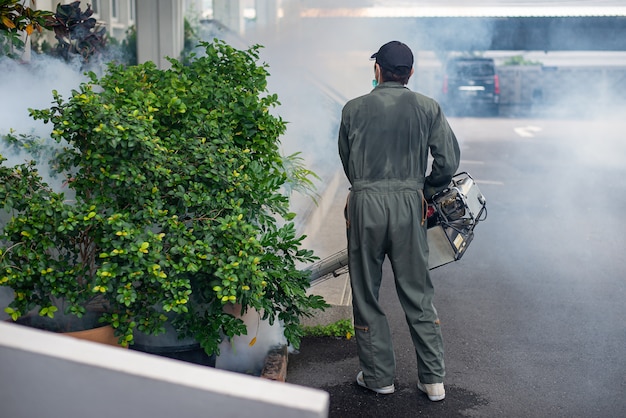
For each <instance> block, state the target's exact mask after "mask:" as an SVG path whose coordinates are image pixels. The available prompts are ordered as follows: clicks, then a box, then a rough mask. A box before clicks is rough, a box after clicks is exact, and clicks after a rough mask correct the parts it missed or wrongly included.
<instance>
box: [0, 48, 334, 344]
mask: <svg viewBox="0 0 626 418" xmlns="http://www.w3.org/2000/svg"><path fill="white" fill-rule="evenodd" d="M201 47H202V48H203V54H202V56H199V55H192V57H191V59H190V60H189V62H188V63H187V62H186V63H185V65H183V64H182V63H181V62H179V61H177V60H174V59H171V60H170V62H171V68H170V69H168V70H159V69H157V68H156V66H155V65H154V64H153V63H151V62H148V63H145V64H142V65H137V66H128V67H125V66H121V65H116V64H114V63H111V64H109V66H108V67H107V71H106V72H105V74H104V75H103V76H101V77H98V76H96V74H94V73H89V77H90V80H89V81H88V82H85V83H82V84H81V85H80V87H79V89H78V90H75V91H73V92H72V94H71V97H69V98H67V99H65V98H63V97H61V96H60V95H58V94H57V93H56V92H53V97H54V102H53V104H52V106H51V107H50V108H48V109H43V110H32V109H31V114H32V116H33V117H34V118H35V119H37V120H43V121H44V122H46V123H51V124H52V125H53V128H54V129H53V130H52V135H51V137H52V139H53V140H54V141H56V143H58V144H59V147H57V148H56V150H55V151H54V158H52V159H51V162H52V165H53V166H54V168H55V171H56V172H58V173H60V175H62V176H64V181H65V183H64V184H65V186H66V187H67V190H61V191H59V190H54V189H53V188H52V187H50V186H49V185H48V184H47V183H46V182H44V181H43V180H42V178H41V176H40V174H39V172H38V170H37V168H36V165H35V163H34V162H30V163H25V164H20V165H16V166H7V165H5V164H3V165H2V166H1V167H0V205H1V206H2V207H4V209H5V210H6V211H8V212H9V215H10V216H9V219H8V220H7V222H6V223H5V224H4V226H3V228H2V231H1V234H0V285H2V286H8V287H10V288H12V289H13V291H14V292H15V298H14V300H13V301H12V302H11V304H10V306H9V307H8V308H7V309H6V312H7V313H8V314H9V315H10V316H11V317H12V318H13V319H18V318H19V317H21V316H23V315H25V314H26V313H28V312H30V311H32V310H35V312H37V313H38V314H39V315H41V316H49V317H50V316H55V314H57V312H60V311H59V309H60V307H61V305H60V304H59V301H61V302H62V303H63V305H62V307H63V308H62V309H61V310H62V311H64V312H66V313H68V314H71V315H74V316H78V317H80V316H83V315H84V314H85V313H86V312H87V311H89V308H90V306H91V307H97V308H98V310H99V311H100V313H101V316H100V319H99V320H100V322H102V323H105V324H110V325H111V326H112V327H113V328H114V329H115V332H116V335H117V336H118V337H119V340H120V342H121V343H122V344H123V345H129V344H132V343H133V338H134V333H135V332H136V331H141V332H143V333H146V334H159V333H162V332H163V331H164V324H165V322H166V321H167V320H168V317H169V318H171V319H172V325H173V326H174V327H175V329H176V330H177V331H178V333H179V334H180V336H181V337H192V338H194V339H195V340H196V341H197V342H198V343H200V345H201V346H202V348H203V349H204V350H205V352H206V353H208V354H212V353H216V352H217V351H218V346H219V343H220V341H221V340H222V339H223V338H225V337H229V336H234V335H241V334H245V333H246V327H245V325H244V324H243V322H242V321H241V320H240V319H239V318H238V317H237V315H233V314H231V313H229V309H224V307H230V306H237V307H241V308H240V309H241V312H244V311H246V310H247V309H249V308H254V309H256V310H257V311H259V312H261V313H262V316H263V319H269V320H270V322H271V321H274V320H275V319H278V320H280V321H281V322H282V323H283V326H284V333H285V337H286V338H287V340H288V341H289V342H290V343H291V344H293V345H294V346H296V347H297V346H298V344H299V341H300V337H301V330H300V327H299V318H300V317H301V316H302V315H309V314H310V313H312V311H313V310H315V309H320V308H323V307H324V306H325V305H326V304H325V302H324V301H323V299H322V298H321V297H319V296H313V295H307V294H306V290H307V288H308V286H309V281H308V277H307V276H308V274H307V272H305V271H303V270H300V269H299V268H298V267H297V265H298V264H302V263H308V262H311V261H313V260H314V259H316V257H315V256H314V255H313V253H312V252H311V251H309V250H307V249H303V248H301V242H302V239H303V238H304V237H303V236H298V234H297V233H296V230H295V227H294V224H293V217H294V216H295V215H294V214H292V213H290V212H289V195H288V194H287V192H286V190H288V189H290V187H291V186H292V185H289V184H288V182H289V181H291V180H293V179H296V183H297V185H299V186H303V187H310V186H311V185H312V183H311V176H314V174H313V173H311V172H310V171H308V170H307V169H306V168H304V165H303V163H302V161H301V160H300V159H299V156H298V155H292V156H288V157H284V156H282V155H281V154H280V136H281V135H282V134H283V133H284V132H285V129H286V124H285V122H284V121H283V120H282V119H281V118H280V117H278V116H275V115H273V114H272V113H271V110H272V108H274V107H276V106H277V105H278V104H279V102H278V98H277V96H276V95H274V94H269V93H268V92H267V90H266V86H267V84H266V78H267V76H268V75H269V74H268V72H267V68H266V67H267V66H266V65H265V64H263V65H260V64H258V58H259V56H258V51H259V48H260V46H258V45H255V46H253V47H251V48H249V49H247V50H236V49H234V48H232V47H231V46H229V45H227V44H226V43H224V42H222V41H218V40H215V41H214V42H212V43H201ZM5 141H6V142H8V143H10V144H11V145H13V146H16V147H19V148H20V149H22V150H29V151H30V152H31V153H32V154H33V155H34V156H35V157H37V156H38V155H39V156H41V155H42V154H41V151H43V150H44V149H46V148H49V147H47V146H46V145H44V144H46V142H45V141H44V140H42V139H40V138H33V137H32V136H27V135H16V134H11V135H8V136H7V137H6V138H5ZM3 159H4V158H3ZM288 167H289V168H288ZM288 186H289V187H288Z"/></svg>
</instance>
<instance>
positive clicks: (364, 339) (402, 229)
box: [339, 41, 460, 401]
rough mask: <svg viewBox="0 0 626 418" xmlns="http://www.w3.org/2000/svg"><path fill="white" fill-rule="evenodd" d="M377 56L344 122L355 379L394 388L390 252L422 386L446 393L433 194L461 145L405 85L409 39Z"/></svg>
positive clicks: (432, 107)
mask: <svg viewBox="0 0 626 418" xmlns="http://www.w3.org/2000/svg"><path fill="white" fill-rule="evenodd" d="M371 58H372V59H375V60H376V63H375V65H374V74H375V77H376V80H375V81H374V84H375V88H374V89H373V90H372V91H371V92H370V93H369V94H366V95H364V96H361V97H357V98H355V99H352V100H350V101H348V103H346V105H345V106H344V108H343V110H342V114H341V126H340V128H339V155H340V157H341V162H342V164H343V169H344V171H345V173H346V176H347V177H348V180H349V181H350V184H351V186H352V187H351V192H350V195H349V197H348V201H347V204H346V212H345V215H346V225H347V236H348V255H349V259H348V266H349V269H350V280H351V286H352V295H353V314H354V325H355V332H356V340H357V347H358V355H359V363H360V366H361V371H360V372H359V373H358V375H357V383H358V384H359V385H361V386H363V387H365V388H368V389H370V390H373V391H375V392H377V393H382V394H389V393H393V392H394V390H395V387H394V378H395V367H396V365H395V354H394V350H393V346H392V340H391V331H390V330H389V325H388V323H387V319H386V317H385V314H384V312H383V310H382V308H381V306H380V304H379V302H378V294H379V289H380V284H381V279H382V264H383V261H384V259H385V256H387V257H389V261H390V262H391V266H392V268H393V273H394V277H395V283H396V289H397V294H398V298H399V301H400V304H401V306H402V308H403V310H404V312H405V314H406V319H407V323H408V325H409V328H410V331H411V337H412V340H413V345H414V346H415V352H416V354H417V365H418V382H417V386H418V389H419V390H421V391H422V392H424V393H426V394H427V395H428V397H429V399H430V400H432V401H439V400H442V399H444V397H445V390H444V386H443V378H444V375H445V366H444V359H443V339H442V335H441V329H440V324H439V318H438V316H437V311H436V310H435V307H434V306H433V296H434V288H433V284H432V282H431V279H430V274H429V269H428V242H427V240H426V222H425V218H426V210H427V203H426V201H427V200H428V199H429V198H431V197H432V196H433V195H434V194H435V193H437V192H439V191H441V190H443V189H445V188H446V187H447V186H448V185H449V184H450V181H451V179H452V176H453V175H454V174H455V172H456V170H457V168H458V166H459V157H460V151H459V145H458V142H457V139H456V137H455V135H454V133H453V131H452V129H451V128H450V126H449V125H448V122H447V120H446V118H445V116H444V114H443V112H442V111H441V108H440V107H439V104H438V103H437V102H436V101H435V100H433V99H431V98H428V97H426V96H423V95H421V94H419V93H416V92H413V91H411V90H409V89H408V88H407V87H406V84H407V83H408V81H409V78H410V77H411V75H413V53H412V52H411V50H410V48H409V47H408V46H406V45H405V44H403V43H401V42H398V41H392V42H389V43H386V44H385V45H383V46H381V47H380V49H379V50H378V52H376V53H375V54H374V55H372V57H371ZM429 152H430V154H431V155H432V157H433V163H432V168H431V171H430V173H429V175H428V176H427V175H426V170H427V164H428V155H429Z"/></svg>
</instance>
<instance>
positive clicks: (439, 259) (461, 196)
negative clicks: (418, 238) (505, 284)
mask: <svg viewBox="0 0 626 418" xmlns="http://www.w3.org/2000/svg"><path fill="white" fill-rule="evenodd" d="M486 218H487V206H486V200H485V197H484V196H483V194H482V193H481V192H480V190H479V189H478V186H477V185H476V182H475V181H474V179H473V178H472V177H471V176H470V175H469V174H468V173H466V172H461V173H458V174H456V175H455V176H454V177H452V181H451V182H450V185H449V186H448V187H447V188H446V189H445V190H443V191H442V192H440V193H437V194H436V195H435V196H433V197H432V199H431V201H430V202H429V203H428V212H427V214H426V222H427V238H428V248H429V255H428V265H429V268H430V270H433V269H436V268H437V267H441V266H443V265H445V264H448V263H451V262H453V261H457V260H460V259H461V257H463V254H465V251H467V247H468V246H469V245H470V243H471V242H472V239H474V229H475V228H476V225H478V223H479V222H481V221H483V220H485V219H486ZM306 270H309V271H310V272H311V275H310V277H309V279H310V282H311V285H314V284H316V283H318V282H320V281H323V280H326V279H329V278H331V277H336V276H339V275H341V274H344V273H347V272H348V250H347V249H345V250H342V251H339V252H337V253H335V254H333V255H331V256H329V257H327V258H325V259H323V260H320V261H318V262H317V263H314V264H312V265H311V266H309V267H308V268H306Z"/></svg>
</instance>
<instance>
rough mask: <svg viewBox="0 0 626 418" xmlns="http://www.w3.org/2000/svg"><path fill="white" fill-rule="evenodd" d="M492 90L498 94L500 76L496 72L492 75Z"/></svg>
mask: <svg viewBox="0 0 626 418" xmlns="http://www.w3.org/2000/svg"><path fill="white" fill-rule="evenodd" d="M493 91H494V93H495V94H500V78H499V77H498V74H496V75H494V76H493Z"/></svg>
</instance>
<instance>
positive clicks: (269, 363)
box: [261, 345, 289, 382]
mask: <svg viewBox="0 0 626 418" xmlns="http://www.w3.org/2000/svg"><path fill="white" fill-rule="evenodd" d="M288 357H289V355H288V351H287V346H286V345H283V346H281V347H277V348H274V349H272V350H270V351H269V352H268V354H267V356H266V357H265V365H264V366H263V370H262V371H261V378H262V379H269V380H275V381H277V382H285V381H286V380H287V363H288Z"/></svg>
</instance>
